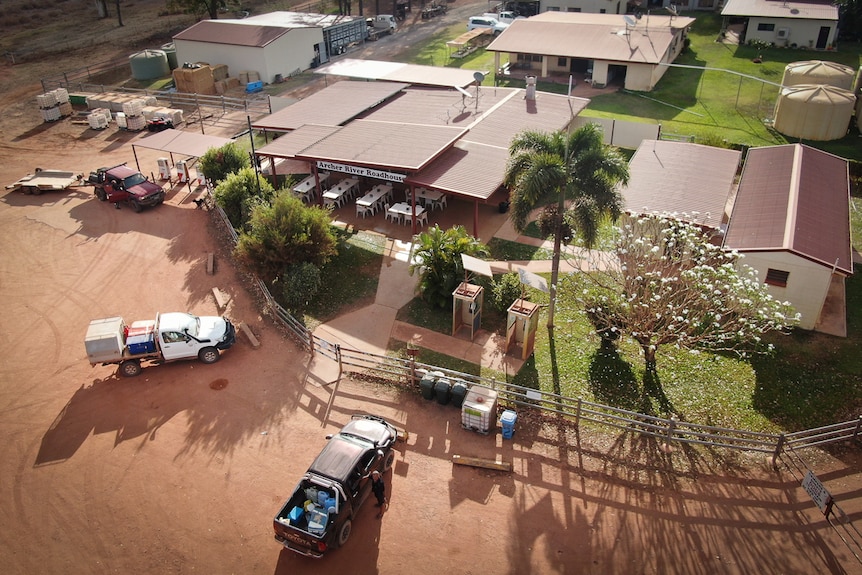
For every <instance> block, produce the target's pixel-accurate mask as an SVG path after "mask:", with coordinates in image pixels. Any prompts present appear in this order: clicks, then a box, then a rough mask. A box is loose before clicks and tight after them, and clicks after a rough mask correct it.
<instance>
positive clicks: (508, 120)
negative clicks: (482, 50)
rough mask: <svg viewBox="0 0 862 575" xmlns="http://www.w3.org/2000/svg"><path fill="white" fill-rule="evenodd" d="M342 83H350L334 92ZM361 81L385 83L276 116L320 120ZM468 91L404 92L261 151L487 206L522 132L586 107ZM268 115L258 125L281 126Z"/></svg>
mask: <svg viewBox="0 0 862 575" xmlns="http://www.w3.org/2000/svg"><path fill="white" fill-rule="evenodd" d="M341 84H344V85H345V86H341V87H340V88H336V87H337V86H339V85H341ZM357 84H358V85H360V86H369V85H370V86H376V85H379V84H384V83H376V82H375V83H371V84H368V83H362V82H348V81H345V82H338V83H336V84H333V85H331V86H329V87H327V88H324V89H323V90H321V91H320V92H318V93H317V94H313V95H311V96H308V97H307V98H306V99H305V100H301V101H300V102H297V103H296V104H293V105H291V106H288V107H287V108H285V110H282V111H280V112H278V113H277V114H282V113H284V112H286V111H287V110H290V109H291V108H293V107H294V106H297V105H299V104H303V105H304V106H305V108H304V112H303V113H301V114H300V113H297V114H295V115H294V118H295V121H296V122H299V121H301V118H303V117H305V118H306V119H307V120H308V119H310V118H315V117H318V114H319V113H324V114H325V113H327V109H328V108H331V107H332V106H333V98H332V97H331V96H330V95H328V94H327V92H329V91H333V90H342V92H339V93H342V94H349V93H350V92H351V85H357ZM469 93H470V96H469V97H468V96H466V95H464V94H463V93H461V92H458V91H457V90H454V89H442V88H422V87H409V88H404V89H403V90H400V91H398V92H397V93H394V94H392V96H391V97H390V98H388V99H387V100H385V101H384V102H382V103H380V104H379V105H376V106H374V107H373V108H370V109H368V110H367V111H365V112H364V113H363V114H361V115H360V116H359V117H358V118H357V119H356V120H354V121H352V122H350V123H347V124H346V125H345V126H344V127H342V128H339V129H337V130H334V131H332V132H331V133H327V132H326V129H325V128H324V127H322V126H304V127H301V128H299V129H297V130H296V133H295V135H294V134H288V135H285V136H282V137H281V138H279V139H278V140H275V141H274V142H273V143H272V144H269V145H267V146H265V147H264V148H263V149H261V150H259V152H258V153H260V154H261V155H271V156H276V157H289V158H293V157H296V158H297V159H301V160H304V161H308V162H314V161H331V162H338V163H346V164H361V165H363V166H368V167H375V168H380V169H384V170H385V169H392V170H395V171H400V172H403V173H405V175H407V180H406V181H407V182H408V183H415V184H416V185H424V186H428V187H434V188H437V189H441V190H444V191H447V192H450V193H453V194H458V195H462V196H466V197H470V198H475V199H479V200H483V201H484V200H488V198H489V197H490V196H491V195H492V194H493V193H494V192H495V191H496V190H497V189H498V188H499V186H500V184H501V183H502V181H503V177H504V175H505V171H506V163H507V161H508V157H509V153H508V147H509V144H510V142H511V140H512V138H513V137H514V136H515V135H516V134H517V133H519V132H521V131H523V130H527V129H529V130H535V131H542V132H553V131H557V130H561V129H564V128H565V127H566V126H567V125H568V124H569V122H570V121H571V119H572V118H573V117H574V116H577V115H578V114H579V113H580V112H581V111H582V110H583V109H584V108H586V106H587V104H588V103H589V100H586V99H583V98H567V97H566V96H563V95H559V94H550V93H546V92H536V99H535V100H527V99H526V97H525V96H526V91H525V90H523V89H516V88H495V87H480V88H478V89H476V88H471V89H470V90H469ZM339 101H340V100H339ZM361 107H362V106H360V105H357V106H356V108H361ZM318 108H324V110H322V111H320V112H318ZM350 113H351V114H352V113H353V111H351V112H350ZM273 116H275V114H274V115H273ZM270 118H271V117H270ZM270 118H267V119H264V120H262V121H260V122H258V124H256V125H255V127H258V126H261V125H273V124H278V122H275V121H272V120H271V119H270ZM281 125H282V127H284V124H281ZM306 142H307V144H306ZM456 142H457V144H456ZM304 144H305V146H303V145H304Z"/></svg>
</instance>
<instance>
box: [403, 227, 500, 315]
mask: <svg viewBox="0 0 862 575" xmlns="http://www.w3.org/2000/svg"><path fill="white" fill-rule="evenodd" d="M415 241H416V248H415V250H414V251H413V263H411V264H410V269H409V271H410V275H411V276H412V275H413V273H414V272H416V271H418V272H419V293H420V295H421V296H422V299H423V300H425V301H426V302H428V303H429V304H431V305H432V306H434V307H439V308H445V307H447V306H449V305H451V303H452V292H453V291H455V288H456V287H458V284H459V283H461V282H462V281H464V264H463V263H462V262H461V254H467V255H468V256H474V257H482V256H487V255H488V248H487V247H486V246H485V244H483V243H482V242H480V241H479V240H477V239H476V238H474V237H473V236H471V235H470V234H468V233H467V230H465V229H464V227H463V226H455V227H453V228H449V229H448V230H445V231H444V230H441V229H440V226H437V225H435V226H434V227H433V228H431V229H429V230H428V231H426V232H422V233H421V234H419V235H418V236H416V238H415Z"/></svg>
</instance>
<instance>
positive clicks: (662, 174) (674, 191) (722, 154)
mask: <svg viewBox="0 0 862 575" xmlns="http://www.w3.org/2000/svg"><path fill="white" fill-rule="evenodd" d="M741 157H742V153H741V152H738V151H736V150H726V149H722V148H715V147H712V146H702V145H700V144H689V143H687V142H667V141H661V140H644V141H643V142H642V143H641V145H640V146H639V147H638V149H637V151H636V152H635V154H634V156H632V159H631V161H630V162H629V174H630V177H629V183H628V185H627V186H626V187H625V188H624V189H623V190H622V194H623V199H624V201H625V210H626V211H627V212H629V213H631V214H635V215H641V214H677V216H678V218H679V219H681V220H684V221H687V222H689V223H692V224H696V225H699V226H707V227H710V228H713V229H716V230H717V229H719V228H720V226H721V224H722V223H727V220H728V218H729V216H730V214H729V213H728V214H725V206H726V205H727V200H728V196H729V194H730V193H731V191H732V190H733V185H734V178H735V177H736V171H737V169H738V168H739V161H740V159H741Z"/></svg>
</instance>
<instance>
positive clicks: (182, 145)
mask: <svg viewBox="0 0 862 575" xmlns="http://www.w3.org/2000/svg"><path fill="white" fill-rule="evenodd" d="M232 141H233V140H231V139H230V138H221V137H219V136H207V135H205V134H197V133H195V132H184V131H182V130H174V129H173V128H170V129H168V130H164V131H161V132H156V133H155V134H150V135H149V136H146V137H144V138H141V139H140V140H138V141H137V142H135V143H133V144H132V146H133V147H134V146H140V147H142V148H149V149H151V150H162V151H165V152H170V153H172V154H184V155H186V156H190V157H193V158H200V157H201V156H203V155H204V154H206V153H207V151H208V150H209V149H210V148H221V147H222V146H224V145H225V144H227V143H228V142H232Z"/></svg>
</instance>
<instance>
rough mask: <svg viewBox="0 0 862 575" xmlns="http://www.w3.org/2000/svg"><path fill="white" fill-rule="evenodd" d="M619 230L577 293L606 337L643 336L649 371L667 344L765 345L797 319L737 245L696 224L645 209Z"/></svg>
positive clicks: (741, 349)
mask: <svg viewBox="0 0 862 575" xmlns="http://www.w3.org/2000/svg"><path fill="white" fill-rule="evenodd" d="M617 232H618V235H617V238H616V241H615V245H614V247H613V249H612V250H611V251H609V252H606V255H607V256H608V257H607V258H605V259H606V260H607V261H604V262H602V263H603V264H604V265H602V266H600V267H601V268H603V269H601V270H600V271H596V272H593V273H589V274H585V277H587V278H588V280H589V282H588V286H589V287H587V288H586V289H584V290H583V291H581V292H580V293H579V294H578V295H577V296H576V299H577V300H578V303H580V304H581V305H582V306H583V309H584V310H585V312H586V313H587V315H588V317H589V318H590V321H591V322H592V323H593V326H594V327H595V328H596V331H597V332H598V333H599V335H600V336H602V337H603V338H604V339H605V340H612V339H615V338H617V337H620V336H627V337H630V338H632V339H634V340H635V341H636V342H637V343H638V344H640V346H641V349H642V350H643V353H644V359H645V361H646V368H647V371H648V372H649V371H655V364H656V352H657V350H658V348H659V346H661V345H665V344H674V345H677V346H679V347H682V348H685V349H690V350H697V349H709V350H712V351H735V352H737V353H740V354H747V353H756V352H763V351H767V350H768V349H769V348H770V346H768V345H766V344H765V342H764V341H763V335H764V334H765V333H767V332H770V331H783V330H785V329H787V328H788V327H791V326H793V325H795V323H796V322H797V321H798V314H796V313H795V312H794V311H793V308H792V307H791V306H790V304H789V303H787V302H784V303H782V302H779V301H777V300H775V299H773V298H772V296H770V295H769V293H768V292H767V289H766V285H765V284H763V283H761V282H759V281H758V279H757V272H756V271H755V270H753V269H752V268H750V267H749V266H746V265H744V264H742V263H741V262H740V261H739V260H740V258H741V256H740V255H739V254H738V253H736V252H731V251H725V250H722V249H721V248H720V247H719V246H717V245H714V244H712V243H710V241H709V237H708V236H707V235H706V234H705V233H704V232H703V231H701V230H700V229H699V228H697V227H695V226H692V225H690V224H686V223H683V222H681V221H679V220H677V219H675V218H672V217H666V216H645V217H640V218H631V219H628V220H627V222H626V223H625V224H624V225H623V226H622V227H621V228H619V229H618V230H617Z"/></svg>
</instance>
